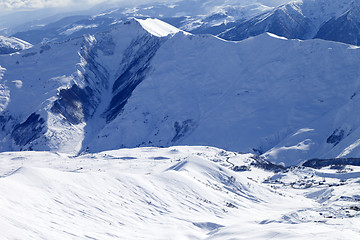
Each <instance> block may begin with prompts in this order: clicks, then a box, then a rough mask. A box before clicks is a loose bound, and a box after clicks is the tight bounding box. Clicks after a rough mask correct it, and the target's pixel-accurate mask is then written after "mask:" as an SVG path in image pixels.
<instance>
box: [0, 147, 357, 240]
mask: <svg viewBox="0 0 360 240" xmlns="http://www.w3.org/2000/svg"><path fill="white" fill-rule="evenodd" d="M0 157H1V162H0V191H1V193H2V196H1V198H0V211H1V215H0V223H1V236H2V237H3V238H5V239H29V238H34V239H38V238H45V239H71V238H76V239H115V238H116V239H164V240H165V239H174V238H175V239H269V238H272V237H273V236H274V235H276V239H311V238H316V239H324V240H325V239H339V240H340V239H341V240H343V239H346V240H347V239H349V240H350V239H356V238H357V237H358V236H359V234H360V232H359V217H360V215H359V206H358V205H359V204H358V201H359V198H360V196H359V184H358V181H359V178H360V175H359V174H360V169H359V167H356V166H347V167H346V168H344V169H343V170H342V172H341V173H339V172H338V173H337V171H338V170H336V169H329V168H328V167H327V168H323V169H309V168H293V169H289V170H287V171H283V172H277V173H274V172H271V171H265V170H263V169H261V168H259V167H258V166H257V165H256V164H255V165H254V162H256V160H255V159H254V156H253V155H251V154H238V153H233V152H227V151H223V150H221V149H217V148H210V147H172V148H167V149H157V148H139V149H122V150H115V151H108V152H102V153H97V154H86V155H82V156H78V157H74V156H69V155H65V154H55V153H49V152H12V153H1V154H0ZM24 198H25V200H24Z"/></svg>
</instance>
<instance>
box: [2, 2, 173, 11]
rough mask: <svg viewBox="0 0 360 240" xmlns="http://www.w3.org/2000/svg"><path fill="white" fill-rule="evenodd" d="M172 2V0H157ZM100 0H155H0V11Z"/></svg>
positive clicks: (79, 3) (71, 4) (85, 4)
mask: <svg viewBox="0 0 360 240" xmlns="http://www.w3.org/2000/svg"><path fill="white" fill-rule="evenodd" d="M159 1H164V2H172V1H174V0H168V1H165V0H159ZM101 2H107V3H108V2H117V3H122V4H139V3H148V2H155V1H154V0H110V1H109V0H107V1H105V0H0V11H8V10H16V9H38V8H48V7H80V6H81V7H83V8H86V7H91V6H92V5H95V4H98V3H101Z"/></svg>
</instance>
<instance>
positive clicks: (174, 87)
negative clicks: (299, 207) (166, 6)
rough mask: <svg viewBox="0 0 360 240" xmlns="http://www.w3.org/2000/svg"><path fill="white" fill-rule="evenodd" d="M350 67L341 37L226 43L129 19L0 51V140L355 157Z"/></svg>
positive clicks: (350, 52) (354, 87)
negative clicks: (205, 147) (99, 29)
mask: <svg viewBox="0 0 360 240" xmlns="http://www.w3.org/2000/svg"><path fill="white" fill-rule="evenodd" d="M339 59H341V62H340V61H339ZM359 64H360V49H359V48H357V47H354V46H351V45H346V44H341V43H334V42H328V41H324V40H307V41H300V40H287V39H285V38H280V37H277V36H275V35H273V34H268V33H266V34H262V35H259V36H257V37H254V38H250V39H247V40H244V41H241V42H228V41H224V40H222V39H219V38H217V37H214V36H210V35H192V34H188V33H186V32H182V31H180V30H179V29H176V28H174V27H173V26H171V25H168V24H166V23H164V22H162V21H160V20H156V19H147V20H130V21H127V22H125V23H119V24H118V25H117V26H114V28H113V29H111V30H109V31H105V32H101V33H97V34H95V35H87V36H85V37H84V38H82V37H80V38H74V39H71V40H68V41H64V42H60V43H52V42H42V43H41V44H38V45H35V46H34V47H33V48H31V49H28V50H25V51H22V52H21V53H19V54H13V55H7V56H2V57H0V65H1V66H2V89H3V90H2V97H1V99H2V104H1V108H2V132H1V134H2V144H1V149H2V150H3V151H4V150H27V149H33V150H53V151H61V152H74V153H75V152H79V151H91V152H97V151H102V150H109V149H117V148H123V147H138V146H171V145H211V146H217V147H221V148H224V149H230V150H234V151H244V152H249V151H254V152H256V153H257V154H262V155H263V156H264V157H266V158H268V159H270V160H272V161H274V162H284V163H285V164H287V165H291V164H297V163H299V162H302V161H304V160H307V159H310V158H314V157H320V158H332V157H337V156H342V157H350V156H351V157H358V144H357V142H358V136H359V134H358V133H357V131H356V129H358V127H359V121H358V120H357V118H356V114H354V113H355V112H356V111H357V108H356V106H357V102H358V100H359V99H358V97H357V96H358V94H357V92H358V91H359V87H360V86H359V76H360V69H359V68H358V66H359ZM24 103H26V104H24Z"/></svg>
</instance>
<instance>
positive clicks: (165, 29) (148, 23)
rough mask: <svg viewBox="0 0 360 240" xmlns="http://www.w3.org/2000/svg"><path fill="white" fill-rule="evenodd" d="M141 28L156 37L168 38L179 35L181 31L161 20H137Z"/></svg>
mask: <svg viewBox="0 0 360 240" xmlns="http://www.w3.org/2000/svg"><path fill="white" fill-rule="evenodd" d="M137 21H138V22H139V23H140V24H141V26H142V27H143V28H144V29H145V30H146V31H148V32H149V33H151V34H152V35H154V36H156V37H166V36H168V35H170V34H172V35H174V34H175V33H178V32H179V31H180V29H177V28H175V27H173V26H171V25H170V24H167V23H165V22H163V21H160V20H159V19H151V18H147V19H145V20H141V19H138V20H137Z"/></svg>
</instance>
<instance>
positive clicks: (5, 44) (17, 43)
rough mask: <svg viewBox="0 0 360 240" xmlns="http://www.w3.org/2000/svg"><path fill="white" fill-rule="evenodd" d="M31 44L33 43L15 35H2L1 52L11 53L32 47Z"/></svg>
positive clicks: (0, 38)
mask: <svg viewBox="0 0 360 240" xmlns="http://www.w3.org/2000/svg"><path fill="white" fill-rule="evenodd" d="M31 46H32V45H31V44H30V43H28V42H25V41H23V40H21V39H18V38H15V37H9V38H8V37H4V36H0V54H10V53H14V52H18V51H21V50H24V49H27V48H30V47H31Z"/></svg>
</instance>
